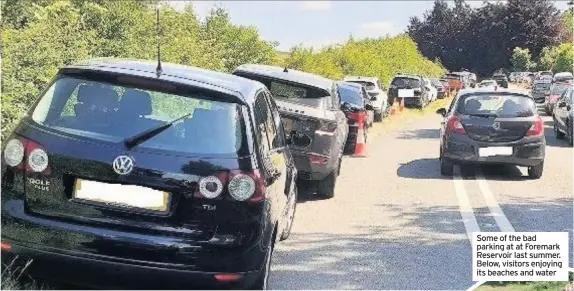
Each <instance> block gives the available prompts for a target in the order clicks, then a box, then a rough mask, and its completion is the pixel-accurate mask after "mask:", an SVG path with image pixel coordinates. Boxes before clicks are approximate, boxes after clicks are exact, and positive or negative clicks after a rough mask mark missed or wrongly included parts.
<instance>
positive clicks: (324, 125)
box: [317, 120, 337, 132]
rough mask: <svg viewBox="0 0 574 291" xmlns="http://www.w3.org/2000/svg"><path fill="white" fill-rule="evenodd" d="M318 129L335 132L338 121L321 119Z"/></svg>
mask: <svg viewBox="0 0 574 291" xmlns="http://www.w3.org/2000/svg"><path fill="white" fill-rule="evenodd" d="M317 130H318V131H325V132H334V131H335V130H337V123H336V122H332V121H327V120H321V121H319V126H318V127H317Z"/></svg>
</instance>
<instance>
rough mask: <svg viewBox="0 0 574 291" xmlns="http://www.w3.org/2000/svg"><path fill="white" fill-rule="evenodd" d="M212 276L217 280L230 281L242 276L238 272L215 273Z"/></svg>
mask: <svg viewBox="0 0 574 291" xmlns="http://www.w3.org/2000/svg"><path fill="white" fill-rule="evenodd" d="M213 277H214V278H215V280H217V281H219V282H232V281H237V280H239V279H241V278H243V276H242V275H240V274H216V275H213Z"/></svg>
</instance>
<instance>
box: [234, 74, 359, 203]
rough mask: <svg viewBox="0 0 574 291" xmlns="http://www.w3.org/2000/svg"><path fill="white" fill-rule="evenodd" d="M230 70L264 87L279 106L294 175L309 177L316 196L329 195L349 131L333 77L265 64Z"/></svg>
mask: <svg viewBox="0 0 574 291" xmlns="http://www.w3.org/2000/svg"><path fill="white" fill-rule="evenodd" d="M233 74H234V75H238V76H242V77H245V78H248V79H252V80H256V81H259V82H261V83H263V84H265V85H266V86H267V88H269V90H270V91H271V93H272V94H273V99H275V102H277V105H278V107H279V111H280V113H281V118H282V119H283V125H284V126H285V133H286V135H287V137H288V139H289V140H290V145H289V149H290V150H291V153H292V155H293V158H294V160H295V165H296V167H297V170H298V173H299V177H300V178H301V179H302V181H308V182H309V181H311V182H312V183H311V185H312V186H316V190H317V194H318V195H319V196H321V197H323V198H332V197H333V196H334V195H335V185H336V181H337V176H338V175H339V172H340V171H341V163H342V158H343V150H344V147H345V141H346V140H347V135H348V133H349V127H348V126H347V117H346V116H345V113H343V111H341V108H340V105H339V104H340V99H341V98H340V97H339V93H338V91H337V85H336V82H335V81H333V80H331V79H327V78H323V77H321V76H318V75H314V74H310V73H305V72H301V71H297V70H290V69H289V70H288V69H283V68H279V67H275V66H266V65H252V64H245V65H241V66H239V67H238V68H236V69H235V70H234V72H233Z"/></svg>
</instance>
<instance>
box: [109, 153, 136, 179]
mask: <svg viewBox="0 0 574 291" xmlns="http://www.w3.org/2000/svg"><path fill="white" fill-rule="evenodd" d="M112 165H113V167H114V171H116V173H118V174H120V175H127V174H129V173H131V171H132V170H133V169H134V159H132V158H131V157H129V156H126V155H121V156H118V157H117V158H116V159H115V160H114V163H113V164H112Z"/></svg>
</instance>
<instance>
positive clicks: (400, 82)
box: [391, 77, 421, 89]
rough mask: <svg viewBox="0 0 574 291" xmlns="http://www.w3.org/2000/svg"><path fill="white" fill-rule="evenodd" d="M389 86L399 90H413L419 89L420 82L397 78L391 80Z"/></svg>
mask: <svg viewBox="0 0 574 291" xmlns="http://www.w3.org/2000/svg"><path fill="white" fill-rule="evenodd" d="M391 86H394V87H396V88H399V89H414V88H420V87H421V81H420V80H419V79H415V78H407V77H398V78H394V79H393V81H392V82H391Z"/></svg>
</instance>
